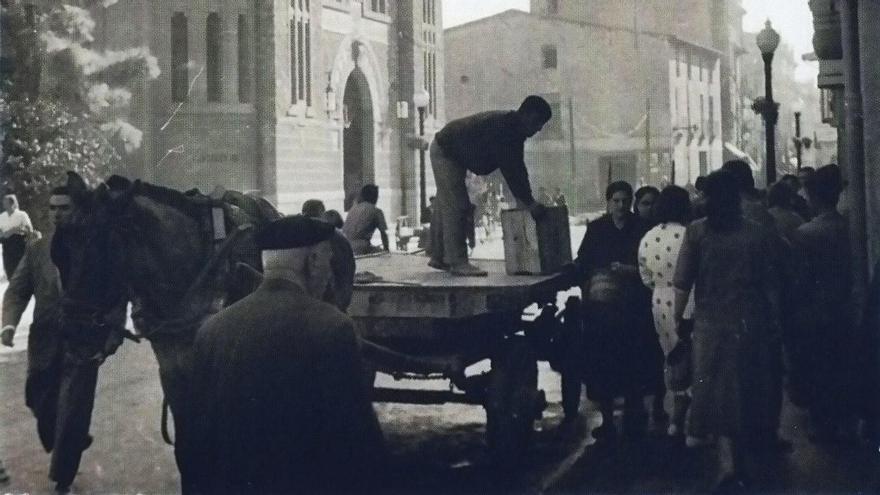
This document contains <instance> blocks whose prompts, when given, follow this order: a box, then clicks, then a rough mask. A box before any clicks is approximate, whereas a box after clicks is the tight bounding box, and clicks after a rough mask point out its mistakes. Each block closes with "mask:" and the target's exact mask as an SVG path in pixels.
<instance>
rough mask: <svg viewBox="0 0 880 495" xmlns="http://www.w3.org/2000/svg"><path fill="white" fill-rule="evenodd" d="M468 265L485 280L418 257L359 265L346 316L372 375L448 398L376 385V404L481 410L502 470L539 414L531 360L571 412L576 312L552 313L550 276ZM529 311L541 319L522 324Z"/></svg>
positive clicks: (540, 398)
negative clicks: (439, 383) (547, 367)
mask: <svg viewBox="0 0 880 495" xmlns="http://www.w3.org/2000/svg"><path fill="white" fill-rule="evenodd" d="M472 262H473V263H474V264H476V265H478V266H480V267H481V268H483V269H485V270H486V271H488V272H489V276H488V277H454V276H452V275H450V274H448V273H446V272H442V271H438V270H433V269H431V268H429V267H428V266H427V258H425V257H422V256H412V255H405V254H382V255H379V256H370V257H364V258H359V259H358V260H357V271H358V277H357V279H358V281H357V282H356V283H355V287H354V297H353V299H352V303H351V306H350V307H349V309H348V313H349V315H350V316H351V317H352V318H353V319H354V321H355V329H356V331H357V332H358V334H359V336H360V337H361V338H362V339H363V340H364V342H365V344H366V345H365V352H364V354H365V360H366V361H367V363H368V365H369V366H371V367H372V369H373V370H374V371H375V370H378V371H382V372H385V373H389V374H392V375H394V376H395V377H396V378H399V379H419V378H425V377H429V376H434V377H443V378H448V379H450V380H451V386H450V390H448V391H443V390H418V389H415V390H414V389H411V388H407V389H398V388H379V387H375V388H374V389H373V390H374V400H376V401H380V402H402V403H410V404H443V403H448V402H456V403H464V404H474V405H481V406H483V407H484V408H485V409H486V419H487V425H486V432H487V445H488V448H489V451H490V456H491V458H492V459H493V460H494V461H495V462H497V463H500V464H502V465H504V466H509V465H510V464H512V463H516V462H518V461H519V460H521V458H522V454H523V453H524V452H525V451H526V449H527V447H528V446H529V443H530V435H531V433H532V427H533V423H534V420H536V419H540V417H541V415H542V412H543V410H544V408H545V407H546V401H545V398H544V393H543V391H541V390H539V389H538V371H537V361H538V360H548V361H550V362H551V365H552V366H553V367H554V369H557V370H560V371H562V372H563V382H564V385H563V396H564V398H563V405H564V409H565V410H566V413H572V411H573V413H574V414H576V412H577V401H578V400H579V397H580V385H579V383H580V382H579V379H578V377H576V376H570V375H571V374H570V373H569V372H568V371H566V370H571V369H575V368H574V367H573V366H571V364H573V362H574V361H575V360H576V356H573V355H572V351H573V350H574V349H577V348H578V346H577V345H575V341H574V339H577V336H578V335H579V331H580V318H579V313H578V308H579V307H580V305H579V304H578V303H579V300H578V299H577V298H570V299H569V300H568V301H567V302H566V304H565V307H566V309H565V310H564V311H559V310H558V308H557V305H556V298H557V291H558V290H559V288H560V283H559V282H560V276H558V275H549V276H511V275H506V274H505V271H504V262H503V261H480V260H474V261H472ZM534 303H537V304H538V308H539V314H538V316H537V317H536V318H533V319H532V320H531V321H528V320H529V318H525V319H524V318H523V310H524V309H525V308H527V307H529V306H531V305H532V304H534ZM374 350H378V351H377V352H371V351H374ZM487 358H488V359H490V360H491V370H490V371H488V372H484V373H479V374H475V375H471V376H467V375H466V374H465V368H466V367H468V366H470V365H472V364H475V363H477V362H480V361H483V360H485V359H487ZM565 383H568V384H569V386H565ZM571 385H576V386H571Z"/></svg>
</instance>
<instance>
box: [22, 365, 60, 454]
mask: <svg viewBox="0 0 880 495" xmlns="http://www.w3.org/2000/svg"><path fill="white" fill-rule="evenodd" d="M62 358H63V356H62V355H61V353H57V355H56V356H55V357H54V359H52V360H51V361H50V362H49V363H46V365H45V366H42V367H36V366H34V367H31V368H29V369H28V373H27V380H26V381H25V387H24V388H25V390H24V401H25V404H26V405H27V407H28V408H29V409H30V410H31V412H33V414H34V418H36V420H37V434H38V435H39V437H40V443H41V444H42V445H43V449H45V450H46V452H51V451H52V448H53V447H54V446H55V423H56V418H57V415H58V414H57V413H58V393H59V389H60V387H61V363H62Z"/></svg>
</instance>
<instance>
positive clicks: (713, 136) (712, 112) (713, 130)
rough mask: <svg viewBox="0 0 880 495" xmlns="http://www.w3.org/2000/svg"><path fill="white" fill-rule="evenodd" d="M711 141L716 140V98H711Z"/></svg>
mask: <svg viewBox="0 0 880 495" xmlns="http://www.w3.org/2000/svg"><path fill="white" fill-rule="evenodd" d="M709 139H715V98H713V97H711V96H710V97H709Z"/></svg>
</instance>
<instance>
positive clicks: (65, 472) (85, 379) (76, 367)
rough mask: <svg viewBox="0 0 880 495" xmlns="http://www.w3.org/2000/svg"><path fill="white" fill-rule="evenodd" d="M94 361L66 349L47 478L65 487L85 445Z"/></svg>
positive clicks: (95, 379) (95, 375) (94, 381)
mask: <svg viewBox="0 0 880 495" xmlns="http://www.w3.org/2000/svg"><path fill="white" fill-rule="evenodd" d="M98 366H99V365H98V363H97V362H95V361H88V360H84V359H79V358H78V357H76V356H75V355H73V354H70V353H66V354H65V356H64V362H63V364H62V370H61V384H60V387H59V391H58V411H57V418H56V421H55V442H54V443H55V445H54V449H53V450H52V460H51V464H50V466H49V478H51V479H52V480H53V481H55V482H56V483H58V484H59V485H61V486H65V487H69V486H70V484H71V483H73V479H74V478H75V477H76V472H77V470H78V469H79V463H80V460H81V459H82V453H83V451H84V450H85V449H86V448H87V447H88V445H89V425H90V424H91V422H92V409H93V407H94V405H95V388H96V386H97V384H98Z"/></svg>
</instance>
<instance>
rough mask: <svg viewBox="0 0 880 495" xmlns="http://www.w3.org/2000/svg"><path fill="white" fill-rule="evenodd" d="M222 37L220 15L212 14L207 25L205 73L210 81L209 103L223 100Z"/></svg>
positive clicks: (209, 15)
mask: <svg viewBox="0 0 880 495" xmlns="http://www.w3.org/2000/svg"><path fill="white" fill-rule="evenodd" d="M220 37H221V33H220V15H219V14H217V13H216V12H211V13H210V14H208V21H207V23H206V25H205V72H206V76H207V79H208V101H221V100H222V99H223V86H222V84H221V83H222V81H221V79H222V78H221V72H222V67H223V60H222V52H223V46H222V42H221V39H220Z"/></svg>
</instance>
